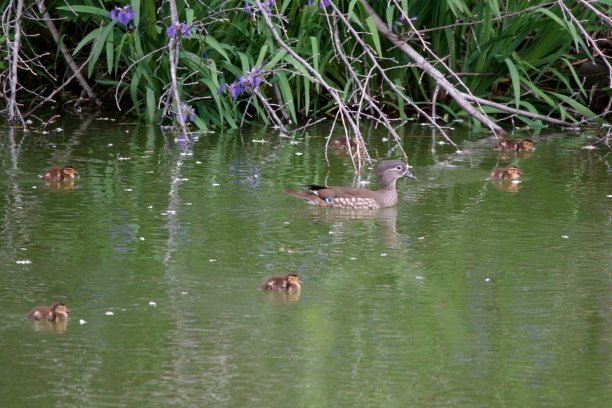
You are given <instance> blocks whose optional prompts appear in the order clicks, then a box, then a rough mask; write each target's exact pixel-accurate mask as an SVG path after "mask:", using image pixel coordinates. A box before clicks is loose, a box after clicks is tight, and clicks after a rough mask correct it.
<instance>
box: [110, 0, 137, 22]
mask: <svg viewBox="0 0 612 408" xmlns="http://www.w3.org/2000/svg"><path fill="white" fill-rule="evenodd" d="M134 15H135V13H134V9H133V8H132V6H130V5H129V4H128V5H125V6H123V7H121V8H119V7H116V6H115V8H114V9H113V10H111V12H110V19H111V20H113V21H118V22H120V23H121V24H123V25H127V24H128V23H129V22H130V21H132V20H133V19H134Z"/></svg>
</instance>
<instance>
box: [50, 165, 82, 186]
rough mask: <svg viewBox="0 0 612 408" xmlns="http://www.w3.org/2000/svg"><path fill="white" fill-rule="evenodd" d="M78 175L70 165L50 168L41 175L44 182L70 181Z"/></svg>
mask: <svg viewBox="0 0 612 408" xmlns="http://www.w3.org/2000/svg"><path fill="white" fill-rule="evenodd" d="M78 174H79V173H78V172H77V171H76V169H75V168H74V167H72V166H70V165H66V166H64V167H59V166H55V167H50V168H48V169H47V170H45V172H44V174H43V175H42V179H43V180H44V181H56V182H57V181H72V180H74V179H75V178H76V176H77V175H78Z"/></svg>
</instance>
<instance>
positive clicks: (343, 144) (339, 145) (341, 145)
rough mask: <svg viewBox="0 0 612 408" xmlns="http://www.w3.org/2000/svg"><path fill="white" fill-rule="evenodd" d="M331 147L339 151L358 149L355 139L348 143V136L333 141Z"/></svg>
mask: <svg viewBox="0 0 612 408" xmlns="http://www.w3.org/2000/svg"><path fill="white" fill-rule="evenodd" d="M330 146H331V147H332V148H333V149H338V150H342V149H346V150H349V149H353V148H355V147H357V139H356V138H354V137H351V138H349V139H348V141H347V139H346V136H341V137H337V138H335V139H334V140H332V142H331V143H330Z"/></svg>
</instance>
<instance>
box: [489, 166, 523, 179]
mask: <svg viewBox="0 0 612 408" xmlns="http://www.w3.org/2000/svg"><path fill="white" fill-rule="evenodd" d="M521 174H523V172H521V170H520V169H519V168H518V167H517V166H508V167H498V168H496V169H494V170H493V171H492V172H491V174H490V175H489V180H516V179H518V178H519V177H520V176H521Z"/></svg>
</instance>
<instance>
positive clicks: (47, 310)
mask: <svg viewBox="0 0 612 408" xmlns="http://www.w3.org/2000/svg"><path fill="white" fill-rule="evenodd" d="M68 313H70V311H69V310H68V308H67V307H66V305H65V304H64V303H54V304H53V305H52V306H51V307H47V306H36V307H35V308H34V309H32V310H31V311H30V313H28V315H27V316H26V317H27V318H28V319H30V320H46V321H48V322H64V321H66V320H68Z"/></svg>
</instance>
